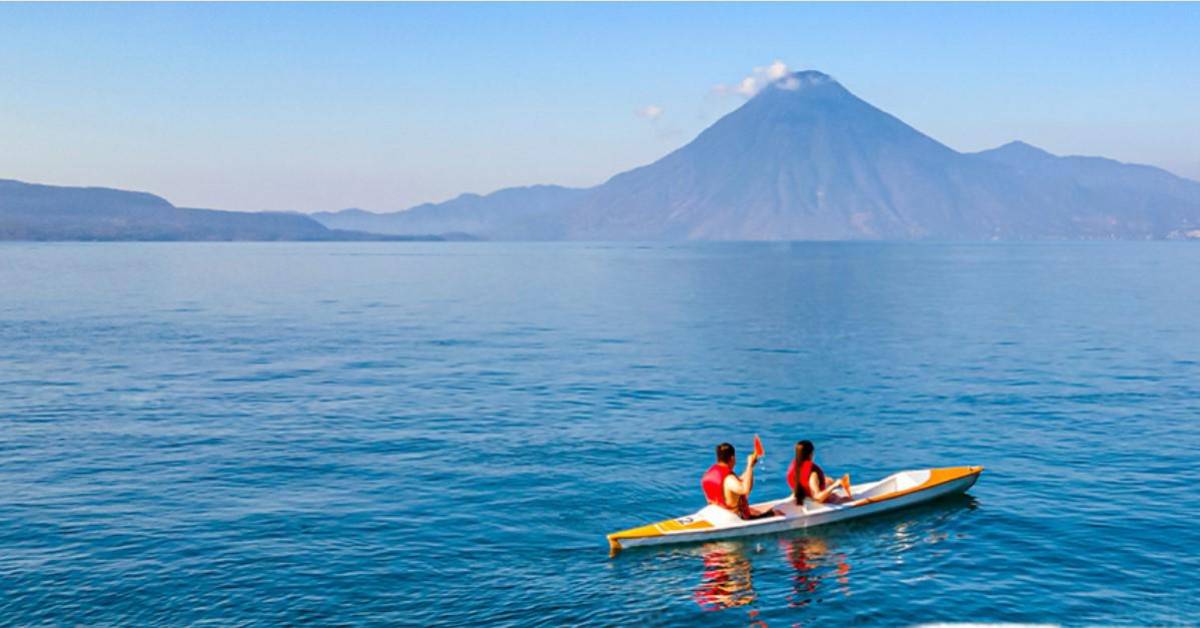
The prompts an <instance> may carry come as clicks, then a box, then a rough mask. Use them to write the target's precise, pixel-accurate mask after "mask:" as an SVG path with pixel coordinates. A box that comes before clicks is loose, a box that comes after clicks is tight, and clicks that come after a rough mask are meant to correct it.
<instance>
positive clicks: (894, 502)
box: [608, 467, 983, 554]
mask: <svg viewBox="0 0 1200 628" xmlns="http://www.w3.org/2000/svg"><path fill="white" fill-rule="evenodd" d="M982 472H983V467H944V468H940V469H925V470H920V471H901V472H899V473H894V474H892V475H889V476H888V477H886V478H884V479H882V480H879V481H877V482H870V483H866V484H858V485H853V486H851V493H852V494H853V495H854V498H855V499H854V500H853V501H847V502H845V503H839V504H821V503H818V502H814V501H811V500H805V502H804V504H803V505H802V506H800V505H797V504H795V503H794V501H793V500H792V498H791V497H790V496H789V497H784V498H782V499H777V500H773V501H770V502H764V503H761V504H754V505H753V506H752V507H751V508H752V509H754V510H755V511H762V510H765V509H768V508H770V509H774V510H775V511H776V512H777V513H779V514H777V515H776V516H773V517H767V518H763V519H754V520H750V521H746V520H743V519H740V518H739V517H738V516H737V515H735V514H733V513H731V512H729V511H728V510H725V509H723V508H720V507H719V506H711V505H710V506H706V507H704V508H702V509H701V510H699V511H697V512H695V513H693V514H691V515H688V516H686V517H679V518H677V519H668V520H666V521H661V522H658V523H653V524H650V525H647V526H642V527H640V528H632V529H629V530H624V531H621V532H616V533H613V534H610V535H608V543H609V548H610V549H611V551H612V553H613V554H616V553H617V552H619V551H621V549H623V548H627V547H638V546H645V545H668V544H676V543H698V542H706V541H717V540H721V539H731V538H738V537H744V536H754V535H759V534H773V533H777V532H786V531H788V530H797V529H802V528H811V527H815V526H821V525H826V524H830V523H836V522H839V521H847V520H850V519H858V518H861V517H868V516H871V515H875V514H879V513H882V512H888V511H892V510H898V509H900V508H907V507H909V506H914V505H916V504H920V503H923V502H927V501H930V500H934V499H938V498H940V497H945V496H947V495H955V494H959V493H963V492H965V491H966V490H967V489H969V488H971V487H972V486H973V485H974V484H975V482H976V480H978V479H979V474H980V473H982Z"/></svg>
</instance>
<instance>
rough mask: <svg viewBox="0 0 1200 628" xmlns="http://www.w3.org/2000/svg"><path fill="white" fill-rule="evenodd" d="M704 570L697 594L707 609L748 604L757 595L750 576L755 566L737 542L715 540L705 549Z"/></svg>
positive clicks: (697, 597)
mask: <svg viewBox="0 0 1200 628" xmlns="http://www.w3.org/2000/svg"><path fill="white" fill-rule="evenodd" d="M703 551H704V553H703V555H702V557H703V559H704V573H703V575H701V577H700V584H699V586H697V587H696V591H695V593H694V597H695V599H696V603H697V604H699V605H700V607H701V608H703V609H704V610H708V611H718V610H724V609H726V608H733V607H736V606H745V605H747V604H749V603H751V602H753V601H754V600H755V599H756V598H757V597H758V596H757V594H756V593H755V592H754V582H753V580H752V578H751V573H752V571H753V568H752V567H751V565H750V561H749V560H747V559H746V555H745V554H744V553H743V552H742V547H741V545H739V544H736V543H713V544H710V545H705V546H704V548H703Z"/></svg>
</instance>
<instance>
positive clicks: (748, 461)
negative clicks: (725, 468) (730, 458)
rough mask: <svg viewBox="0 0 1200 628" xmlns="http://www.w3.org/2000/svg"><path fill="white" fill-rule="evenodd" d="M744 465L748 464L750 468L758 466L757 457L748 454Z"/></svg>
mask: <svg viewBox="0 0 1200 628" xmlns="http://www.w3.org/2000/svg"><path fill="white" fill-rule="evenodd" d="M746 464H749V465H750V466H752V467H753V466H754V465H756V464H758V455H757V454H750V455H749V456H747V457H746Z"/></svg>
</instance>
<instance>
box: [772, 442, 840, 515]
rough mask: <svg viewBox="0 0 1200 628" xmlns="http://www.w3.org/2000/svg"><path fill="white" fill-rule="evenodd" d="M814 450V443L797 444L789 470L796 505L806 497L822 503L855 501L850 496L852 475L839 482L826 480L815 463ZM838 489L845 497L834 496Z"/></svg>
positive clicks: (788, 477)
mask: <svg viewBox="0 0 1200 628" xmlns="http://www.w3.org/2000/svg"><path fill="white" fill-rule="evenodd" d="M814 449H815V448H814V447H813V444H812V441H807V440H802V441H800V442H798V443H796V457H795V458H794V459H793V460H792V464H791V466H789V467H788V470H787V479H788V486H791V487H792V496H793V497H795V499H796V503H797V504H803V503H804V498H806V497H807V498H808V499H811V500H813V501H817V502H821V503H826V502H829V503H835V504H836V503H838V502H842V501H851V500H853V499H854V497H853V496H852V495H851V494H850V474H846V475H843V476H842V477H841V478H839V479H837V480H830V479H828V478H826V477H825V472H824V471H822V470H821V467H819V466H817V463H815V462H813V450H814ZM838 488H841V489H842V492H843V493H845V495H844V496H842V495H834V494H833V492H834V491H835V490H837V489H838Z"/></svg>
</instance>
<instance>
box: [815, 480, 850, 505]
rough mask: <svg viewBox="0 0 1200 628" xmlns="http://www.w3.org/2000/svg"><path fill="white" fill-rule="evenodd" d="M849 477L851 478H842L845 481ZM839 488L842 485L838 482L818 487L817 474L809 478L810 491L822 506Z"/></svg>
mask: <svg viewBox="0 0 1200 628" xmlns="http://www.w3.org/2000/svg"><path fill="white" fill-rule="evenodd" d="M848 477H849V476H842V478H843V479H846V478H848ZM838 486H841V484H840V483H838V482H828V481H827V484H826V485H825V486H824V487H818V486H817V474H816V473H813V474H812V475H810V476H808V489H809V491H810V492H811V493H812V496H813V500H814V501H818V502H820V503H822V504H824V503H825V502H826V501H828V500H829V496H830V495H832V494H833V492H834V491H835V490H837V487H838Z"/></svg>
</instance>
